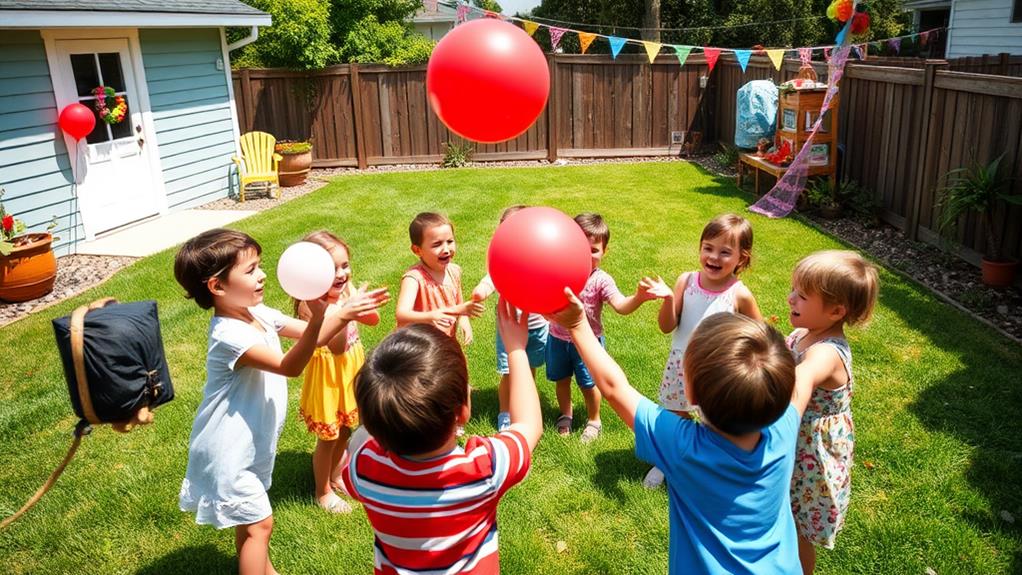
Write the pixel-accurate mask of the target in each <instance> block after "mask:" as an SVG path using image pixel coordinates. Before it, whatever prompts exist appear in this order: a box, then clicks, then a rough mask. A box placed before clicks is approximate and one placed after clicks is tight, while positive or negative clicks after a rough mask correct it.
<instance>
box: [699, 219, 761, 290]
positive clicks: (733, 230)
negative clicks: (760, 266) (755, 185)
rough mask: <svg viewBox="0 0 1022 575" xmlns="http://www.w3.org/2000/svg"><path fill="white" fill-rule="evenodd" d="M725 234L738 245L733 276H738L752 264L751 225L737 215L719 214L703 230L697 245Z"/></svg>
mask: <svg viewBox="0 0 1022 575" xmlns="http://www.w3.org/2000/svg"><path fill="white" fill-rule="evenodd" d="M725 234H726V235H727V236H728V239H731V240H733V241H734V242H735V243H736V244H737V245H738V252H739V258H740V259H739V260H738V265H737V266H736V267H735V275H738V274H739V273H741V271H742V270H744V269H746V268H748V267H749V265H750V264H751V263H752V224H750V223H749V220H747V219H745V218H743V217H742V216H739V215H738V214H721V215H719V216H717V217H715V218H713V219H712V220H710V222H709V223H708V224H706V227H704V228H703V233H702V235H700V236H699V244H700V245H702V243H703V242H704V241H706V240H712V239H716V238H718V237H720V236H721V235H725Z"/></svg>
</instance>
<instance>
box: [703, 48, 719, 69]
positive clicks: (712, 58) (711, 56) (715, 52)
mask: <svg viewBox="0 0 1022 575" xmlns="http://www.w3.org/2000/svg"><path fill="white" fill-rule="evenodd" d="M703 54H704V55H706V65H708V66H709V67H710V70H709V71H710V72H712V71H713V67H714V66H716V65H717V58H720V48H706V47H704V48H703Z"/></svg>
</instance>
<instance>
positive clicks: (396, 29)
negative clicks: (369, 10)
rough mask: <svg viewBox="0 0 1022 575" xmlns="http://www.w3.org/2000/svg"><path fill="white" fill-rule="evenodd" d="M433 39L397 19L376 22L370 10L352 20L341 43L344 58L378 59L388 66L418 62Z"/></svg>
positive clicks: (428, 51)
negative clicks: (354, 21)
mask: <svg viewBox="0 0 1022 575" xmlns="http://www.w3.org/2000/svg"><path fill="white" fill-rule="evenodd" d="M433 46H434V44H433V42H432V41H431V40H430V39H429V38H426V37H425V36H423V35H421V34H417V33H415V32H413V31H411V30H410V29H409V28H408V27H407V25H406V24H404V23H402V22H397V21H393V20H391V21H389V22H380V21H379V20H377V19H376V16H374V15H372V14H370V15H368V16H366V17H365V18H363V19H362V20H360V21H358V22H356V23H355V25H354V26H353V27H352V29H351V30H350V31H349V32H348V35H347V36H346V37H345V39H344V44H343V45H342V46H341V57H342V58H343V59H344V61H345V62H382V63H384V64H387V65H389V66H403V65H409V64H422V63H424V62H426V61H427V60H429V55H430V54H431V53H433Z"/></svg>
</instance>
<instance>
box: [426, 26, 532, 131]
mask: <svg viewBox="0 0 1022 575" xmlns="http://www.w3.org/2000/svg"><path fill="white" fill-rule="evenodd" d="M426 93H427V94H428V96H429V103H430V106H432V107H433V111H434V112H436V115H437V116H438V117H439V118H440V120H441V121H442V122H443V123H444V125H446V126H447V127H448V128H450V130H451V131H452V132H454V133H455V134H458V135H459V136H461V137H463V138H465V139H468V140H473V141H476V142H481V143H484V144H492V143H497V142H503V141H505V140H510V139H511V138H514V137H517V136H519V135H520V134H521V133H522V132H524V131H526V130H528V129H529V126H531V125H532V123H533V122H535V121H536V118H538V117H539V115H540V114H541V113H542V112H543V107H544V106H546V101H547V96H548V95H549V94H550V69H549V68H548V67H547V62H546V57H545V56H544V55H543V50H541V49H540V47H539V45H537V44H536V42H535V41H533V39H532V38H530V37H529V35H528V34H526V33H525V32H524V31H522V29H521V28H518V27H517V26H515V25H513V24H509V23H507V22H504V21H501V20H496V19H493V18H480V19H478V20H472V21H471V22H467V23H465V24H462V25H460V26H458V27H457V28H455V29H454V30H451V31H450V32H448V33H447V35H446V36H444V37H443V38H442V39H441V40H440V42H438V43H437V45H436V47H435V48H433V54H432V55H431V56H430V58H429V64H428V65H427V67H426Z"/></svg>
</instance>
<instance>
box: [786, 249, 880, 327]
mask: <svg viewBox="0 0 1022 575" xmlns="http://www.w3.org/2000/svg"><path fill="white" fill-rule="evenodd" d="M792 283H793V284H795V286H796V287H798V288H799V289H801V290H804V291H806V292H808V293H811V294H817V295H819V296H820V297H822V298H823V301H824V303H827V304H829V305H841V306H844V308H845V317H844V318H843V319H842V320H841V321H843V322H844V323H846V324H848V325H856V324H861V323H865V322H867V321H868V320H869V318H870V316H871V315H872V314H873V306H874V304H876V300H877V292H878V291H879V290H880V280H879V278H878V277H877V269H876V267H875V266H874V265H873V264H871V263H869V262H868V261H866V260H865V259H864V258H863V257H862V256H861V255H859V254H858V253H856V252H853V251H847V250H825V251H820V252H816V253H813V254H810V255H808V256H806V257H804V258H802V261H800V262H798V265H796V266H795V271H794V272H793V274H792Z"/></svg>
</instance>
